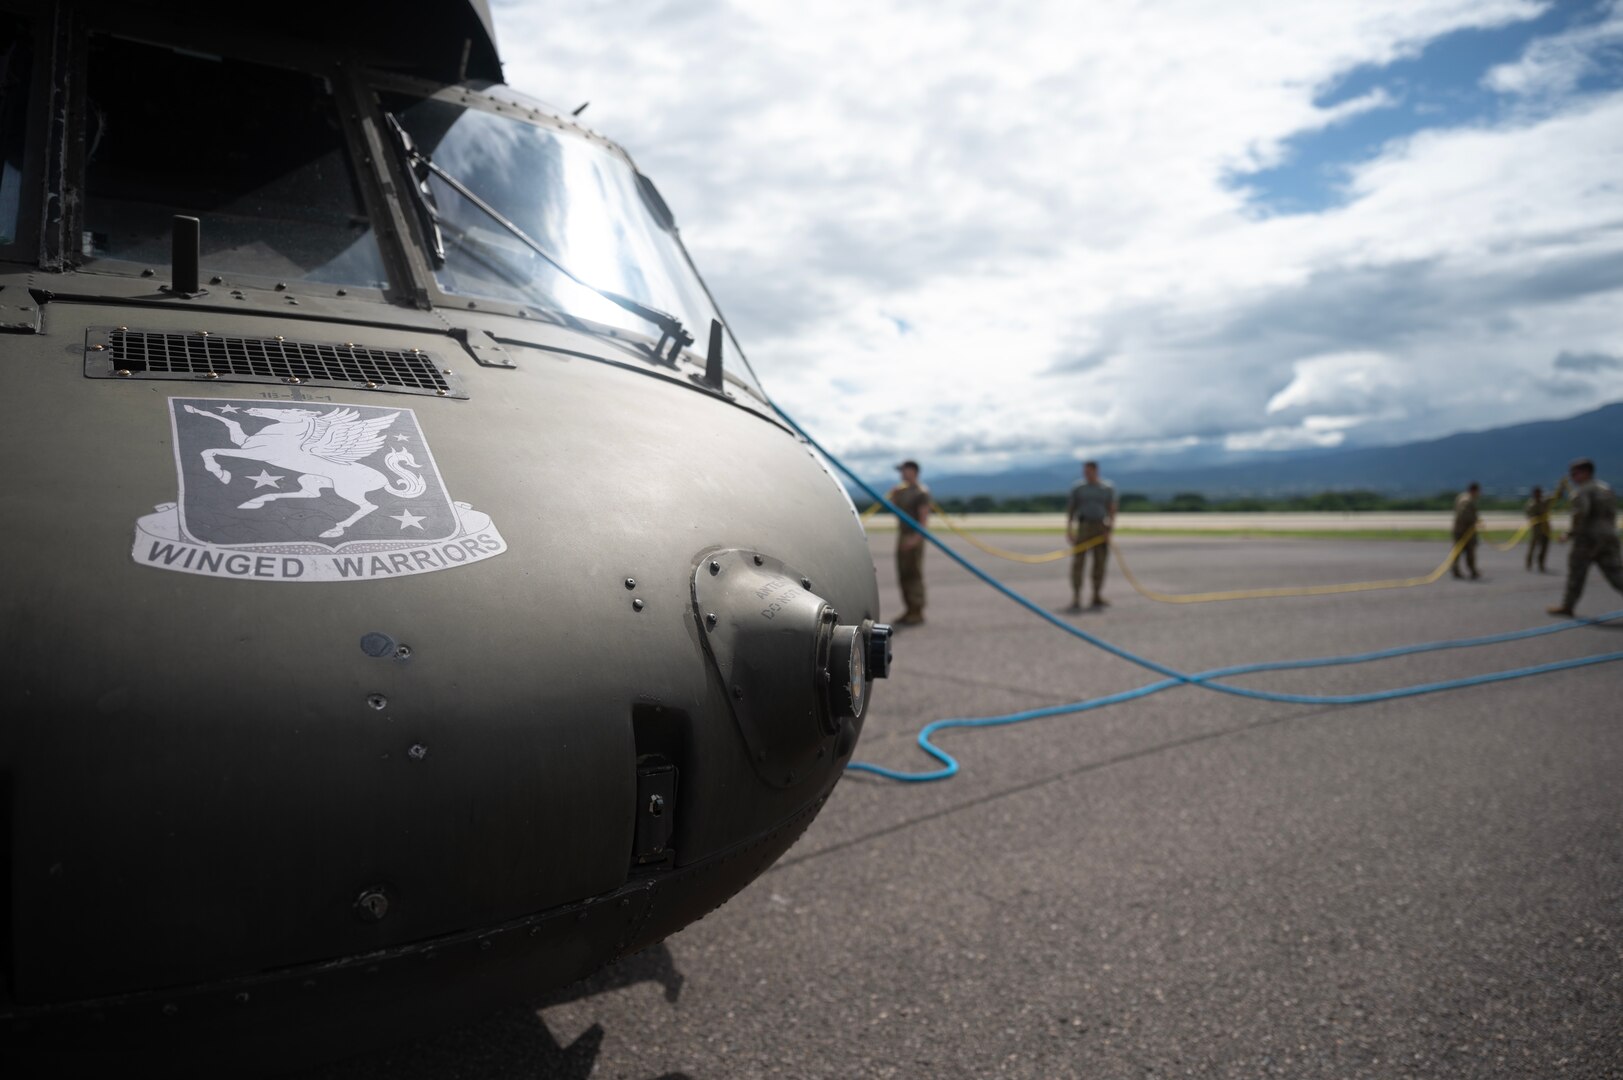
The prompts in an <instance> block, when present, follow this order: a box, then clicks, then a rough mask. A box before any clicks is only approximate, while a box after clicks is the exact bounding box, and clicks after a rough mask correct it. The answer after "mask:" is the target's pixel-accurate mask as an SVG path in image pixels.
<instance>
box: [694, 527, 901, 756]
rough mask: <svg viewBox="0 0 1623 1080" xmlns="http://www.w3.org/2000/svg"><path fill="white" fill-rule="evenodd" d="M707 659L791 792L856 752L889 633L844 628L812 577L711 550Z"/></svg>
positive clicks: (758, 556)
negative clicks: (823, 765) (860, 726)
mask: <svg viewBox="0 0 1623 1080" xmlns="http://www.w3.org/2000/svg"><path fill="white" fill-rule="evenodd" d="M693 601H694V613H695V615H696V617H697V618H698V620H699V625H700V629H701V633H702V635H703V639H704V644H705V652H706V654H707V656H708V657H709V659H710V662H711V664H712V665H713V666H714V668H715V670H716V673H717V674H718V675H719V676H720V678H721V680H722V683H723V685H724V686H726V687H727V694H728V698H729V702H730V704H731V707H732V712H733V717H734V719H735V720H736V721H737V723H738V727H739V731H740V733H741V735H742V736H743V738H744V742H745V744H746V745H747V746H748V748H749V752H750V759H751V761H752V762H753V763H754V765H755V769H756V772H757V773H758V774H759V775H760V776H761V778H762V779H763V780H765V781H766V782H767V783H768V784H771V785H772V786H774V787H780V788H782V787H788V786H790V785H792V784H794V783H795V782H796V780H797V779H799V778H804V777H805V776H807V775H809V774H810V773H811V772H812V771H814V770H815V769H816V768H817V766H818V764H819V763H820V762H821V763H832V762H833V761H835V760H837V759H838V758H841V757H843V756H844V755H845V754H848V753H849V752H850V749H851V747H852V746H854V745H855V742H856V725H857V722H858V721H860V720H861V719H862V715H863V713H864V711H865V710H866V708H867V703H868V692H869V689H870V688H871V685H872V682H873V680H874V679H876V678H884V677H885V676H887V675H888V674H889V671H890V627H888V626H885V625H884V624H876V623H874V622H873V620H871V619H861V620H851V621H844V620H842V619H841V617H840V614H839V612H838V611H836V610H835V609H834V608H833V607H832V606H831V605H830V604H829V603H828V602H827V601H826V600H825V599H823V598H822V597H821V596H819V595H817V593H815V592H813V591H812V585H811V581H810V580H809V579H807V578H806V577H805V576H804V575H802V574H800V573H798V572H796V571H795V570H793V569H792V568H790V567H788V566H786V565H784V564H783V563H782V562H781V561H780V560H777V559H774V558H772V557H771V556H769V555H766V554H764V553H761V552H754V551H745V550H742V549H736V548H735V549H727V550H718V551H711V552H709V553H707V554H706V555H704V556H703V557H701V558H700V559H699V560H698V566H697V569H696V570H695V573H694V577H693Z"/></svg>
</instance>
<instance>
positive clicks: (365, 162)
mask: <svg viewBox="0 0 1623 1080" xmlns="http://www.w3.org/2000/svg"><path fill="white" fill-rule="evenodd" d="M74 22H75V25H73V26H72V27H70V28H68V30H67V34H68V36H69V37H70V40H71V43H72V45H73V55H72V57H71V58H70V62H69V64H68V65H67V66H66V67H67V81H68V84H69V85H70V86H71V87H73V88H74V92H73V93H72V94H71V100H70V101H69V103H68V104H69V109H68V132H67V137H66V139H65V143H66V154H65V155H64V159H63V160H62V161H61V168H60V175H61V176H62V186H61V189H60V191H59V192H58V193H57V194H58V197H59V198H60V199H61V201H62V203H63V205H64V206H67V207H71V208H75V209H76V211H77V214H76V216H75V219H74V220H72V221H66V220H64V221H63V222H62V226H63V227H62V229H61V233H62V236H61V237H59V238H58V243H59V244H60V245H61V247H62V249H63V250H62V251H61V252H60V254H59V258H58V259H57V260H56V263H57V265H51V263H50V262H48V261H47V259H46V257H45V255H46V252H45V250H44V244H45V242H46V241H47V240H48V239H49V238H46V237H42V241H41V244H42V246H41V263H40V265H41V266H42V267H45V268H47V269H61V270H72V271H77V272H79V273H84V274H103V275H107V276H113V277H121V278H129V277H136V278H139V277H141V276H143V275H142V271H143V270H147V271H153V272H154V273H152V274H148V275H146V276H157V272H158V268H157V267H155V266H148V265H146V264H143V263H137V262H130V261H128V260H123V259H115V258H96V259H89V260H87V259H86V258H85V257H84V256H83V255H82V254H81V253H80V246H79V243H78V242H77V239H76V238H77V237H78V236H80V235H81V233H82V230H83V207H84V205H85V196H86V194H87V192H88V186H87V177H86V173H85V163H84V160H83V148H84V145H85V138H86V117H85V104H86V100H87V84H86V69H87V65H88V60H87V56H88V52H89V46H90V41H91V38H92V37H94V36H97V35H100V36H105V37H111V38H121V39H124V40H126V41H130V42H133V43H136V44H141V45H147V46H152V47H156V48H163V49H176V50H181V51H191V52H199V53H204V54H208V55H214V56H221V57H225V58H228V59H231V60H235V61H240V62H243V63H249V64H258V65H260V66H264V67H272V68H278V69H280V70H283V71H292V72H297V73H300V74H303V75H309V76H312V77H314V78H318V79H322V80H324V81H325V83H326V85H327V88H328V91H329V94H330V100H331V105H332V108H333V110H334V119H335V120H336V121H337V125H338V127H337V130H338V133H339V144H340V147H341V149H342V151H343V153H344V154H345V155H346V156H347V161H346V165H347V167H348V168H349V170H350V173H351V175H352V177H353V178H354V182H355V186H356V188H357V191H358V195H359V199H360V206H359V207H358V210H359V211H360V213H362V214H364V215H365V216H366V218H367V220H368V222H369V223H370V231H371V234H372V237H373V239H374V242H375V243H376V244H377V247H378V253H379V256H380V258H381V260H382V263H383V272H384V278H385V280H386V282H387V284H386V285H385V286H384V287H383V288H381V289H379V288H376V287H374V286H370V285H366V284H351V283H346V282H312V281H302V280H298V279H291V280H288V281H287V282H286V285H287V286H288V287H289V288H291V289H295V290H297V291H298V292H301V293H303V294H305V295H323V296H334V295H337V294H339V292H340V291H342V293H343V295H345V296H346V297H351V298H355V299H372V300H377V301H382V302H385V303H394V304H411V305H413V306H418V307H422V306H424V305H423V304H422V303H421V300H420V295H421V294H420V289H419V288H418V286H417V282H416V280H415V279H414V276H413V274H412V272H411V270H410V267H409V265H408V264H407V262H406V260H405V259H404V257H403V252H402V245H400V243H399V238H398V235H397V234H396V233H395V231H394V229H393V228H392V227H391V226H392V224H393V221H394V218H393V216H392V214H391V213H390V212H389V208H388V205H387V202H388V200H387V198H386V196H385V194H384V192H383V190H382V188H381V186H380V185H379V182H378V176H377V173H376V168H375V166H374V165H373V160H374V159H373V155H372V151H371V149H370V147H369V146H368V144H367V140H366V139H365V138H364V136H363V133H362V132H361V130H360V127H361V124H360V115H359V112H358V109H357V107H356V101H355V97H354V93H353V86H352V84H353V79H352V76H351V73H350V70H349V66H348V65H346V63H345V62H344V59H343V57H341V56H339V55H336V54H334V53H333V52H331V51H330V50H327V49H323V48H321V47H320V46H318V45H315V44H313V43H310V42H302V41H296V40H292V39H286V38H281V39H269V40H267V39H266V38H264V37H263V36H255V37H250V36H248V35H245V34H243V33H241V32H240V31H230V30H225V29H220V28H213V27H202V28H191V27H186V26H182V25H177V24H154V22H153V20H152V19H151V18H144V19H143V18H141V17H139V13H134V14H132V13H129V12H126V11H123V10H121V9H119V8H101V7H98V8H96V9H95V10H94V11H93V12H92V13H90V14H89V15H88V16H87V17H78V18H75V19H74ZM56 78H57V81H59V82H60V81H62V76H61V75H60V74H59V75H57V76H56ZM67 238H74V241H73V242H71V243H69V242H67ZM203 269H204V270H205V271H206V270H208V269H209V268H208V267H207V266H206V265H205V266H204V267H203ZM226 276H227V277H228V278H229V280H230V282H231V283H232V284H241V285H245V286H248V287H250V288H259V289H265V290H275V288H276V286H277V284H278V283H279V282H280V281H281V279H279V278H276V277H274V276H271V275H260V274H252V273H241V272H236V271H232V272H230V273H229V274H228V275H226Z"/></svg>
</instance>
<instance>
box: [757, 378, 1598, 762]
mask: <svg viewBox="0 0 1623 1080" xmlns="http://www.w3.org/2000/svg"><path fill="white" fill-rule="evenodd" d="M772 408H773V409H774V410H775V411H776V412H777V414H778V415H779V416H781V417H782V418H783V420H784V422H785V423H787V424H788V425H789V426H790V427H792V428H793V429H794V430H795V431H796V432H798V433H799V434H800V437H801V438H803V439H805V440H806V442H807V443H809V444H810V445H811V446H812V447H813V448H814V449H816V450H817V452H818V453H820V454H822V455H823V456H824V457H825V458H827V459H828V460H829V461H830V462H831V463H833V465H834V466H835V467H836V468H838V469H839V470H840V471H841V472H843V473H844V474H845V475H846V476H849V477H850V478H851V481H852V483H854V484H856V485H857V486H858V487H859V488H861V489H862V490H863V492H865V493H866V494H867V495H868V496H869V497H870V498H872V499H874V500H875V501H877V502H878V503H879V504H880V505H881V506H883V507H884V508H885V509H886V510H889V511H890V512H891V513H893V514H895V515H896V517H897V519H898V520H900V521H902V522H905V523H906V524H908V525H910V526H912V527H913V528H915V529H918V530H919V532H920V534H921V535H922V536H923V537H924V538H925V539H926V540H928V541H929V542H930V543H931V544H934V545H935V546H936V547H937V548H939V549H940V550H941V552H942V553H943V554H944V555H946V556H947V557H948V558H949V559H951V560H953V561H954V562H956V563H957V564H958V565H959V566H962V567H963V568H964V569H965V570H968V571H969V572H970V573H971V574H973V575H974V576H975V577H977V578H979V579H980V580H981V581H983V582H985V583H986V584H987V585H989V586H991V587H992V588H993V589H996V590H997V591H998V592H1000V593H1002V594H1003V595H1004V596H1006V597H1008V598H1009V599H1010V600H1013V601H1014V602H1015V603H1016V604H1019V605H1020V606H1021V607H1023V608H1025V609H1026V610H1027V611H1029V612H1031V613H1032V614H1033V615H1036V616H1037V617H1038V618H1040V619H1043V620H1045V621H1046V622H1048V623H1049V624H1050V625H1052V626H1054V627H1056V628H1057V629H1059V630H1063V631H1064V632H1065V633H1067V634H1070V635H1071V636H1072V637H1076V638H1080V639H1082V640H1083V641H1085V642H1087V643H1088V644H1089V645H1092V646H1093V647H1094V648H1096V649H1101V650H1103V651H1104V652H1107V653H1109V654H1110V655H1112V656H1115V657H1118V658H1120V659H1122V660H1126V661H1127V662H1128V663H1131V664H1136V665H1138V666H1139V667H1142V668H1146V669H1148V670H1150V671H1153V672H1155V673H1156V674H1157V675H1161V676H1164V678H1162V679H1161V680H1160V681H1159V682H1153V683H1149V684H1147V685H1144V686H1140V687H1137V688H1136V689H1133V690H1124V691H1122V692H1120V693H1117V694H1107V695H1105V696H1103V697H1097V698H1089V699H1087V700H1084V701H1075V702H1071V703H1069V704H1065V705H1050V706H1047V707H1046V708H1041V709H1027V710H1025V711H1023V712H1015V713H1008V714H1005V715H1002V716H983V717H973V718H954V719H949V720H937V721H935V722H934V723H931V724H927V725H925V727H924V729H923V730H921V731H920V732H919V735H918V743H919V746H920V747H921V748H922V749H923V750H924V752H925V753H927V754H929V755H930V756H932V757H934V758H935V759H936V760H937V761H940V762H941V763H942V766H943V767H942V768H940V769H936V770H933V771H931V772H920V773H906V772H899V771H897V770H895V769H889V768H886V767H885V766H883V765H873V764H869V763H868V762H865V761H853V762H852V763H851V764H850V765H848V766H846V767H847V768H848V769H852V770H856V771H859V772H867V773H873V774H874V775H876V776H882V777H884V778H885V779H887V780H898V781H901V782H903V783H913V784H917V783H928V782H930V781H933V780H946V779H948V778H949V777H952V776H955V775H957V773H958V768H959V766H958V761H957V759H955V758H954V757H953V756H952V755H951V754H949V753H947V752H946V751H945V750H942V749H941V748H940V747H939V746H936V745H935V744H934V743H933V742H931V741H930V736H932V735H933V734H935V733H936V732H937V731H944V730H947V729H949V728H979V727H1002V726H1004V725H1007V724H1018V723H1022V722H1024V721H1027V720H1037V719H1041V718H1043V717H1048V716H1064V715H1068V714H1071V713H1079V712H1088V711H1090V710H1092V709H1099V708H1103V707H1104V706H1106V705H1118V704H1121V703H1122V702H1126V701H1136V700H1137V699H1139V698H1143V697H1148V696H1149V695H1151V694H1156V693H1160V692H1161V691H1162V690H1170V689H1172V688H1173V687H1176V686H1196V687H1199V688H1201V689H1203V690H1211V691H1214V692H1216V693H1220V694H1231V695H1234V696H1236V697H1244V698H1252V699H1254V700H1257V701H1277V702H1285V703H1287V704H1293V705H1364V704H1368V703H1370V702H1375V701H1392V700H1395V699H1398V698H1408V697H1419V696H1420V695H1421V694H1436V693H1442V692H1444V691H1447V690H1462V689H1464V688H1466V687H1469V686H1483V685H1486V684H1488V683H1496V682H1506V681H1508V680H1511V679H1525V678H1528V677H1529V676H1533V675H1545V674H1548V673H1550V672H1554V671H1566V670H1569V669H1571V668H1580V667H1588V666H1589V665H1591V664H1608V663H1612V662H1615V661H1618V660H1623V652H1611V653H1597V654H1595V655H1593V656H1581V657H1577V658H1575V659H1572V660H1557V661H1553V662H1551V663H1548V664H1535V665H1533V666H1532V667H1523V668H1514V669H1511V670H1509V671H1495V672H1489V673H1487V674H1485V675H1469V676H1466V677H1464V678H1459V679H1446V680H1443V681H1441V682H1431V683H1420V684H1418V685H1415V686H1400V687H1395V688H1393V689H1390V690H1375V691H1370V692H1368V693H1362V694H1287V693H1281V692H1278V691H1273V690H1254V689H1252V688H1250V687H1247V686H1230V685H1228V684H1226V683H1222V682H1218V681H1216V680H1218V679H1225V678H1230V677H1233V676H1236V675H1248V674H1252V673H1254V672H1261V671H1285V670H1294V669H1299V668H1317V667H1335V666H1340V665H1345V664H1364V663H1369V662H1371V661H1374V660H1386V659H1390V658H1392V657H1395V656H1409V655H1413V654H1415V653H1424V652H1436V651H1439V650H1442V649H1468V648H1473V647H1476V646H1480V645H1495V644H1499V643H1502V642H1507V641H1520V640H1522V639H1524V638H1532V637H1541V636H1543V635H1545V634H1556V633H1560V632H1562V631H1565V630H1573V629H1576V628H1578V627H1580V626H1593V625H1598V624H1600V623H1606V622H1612V621H1614V620H1616V619H1619V618H1623V610H1618V611H1612V612H1608V613H1607V614H1605V615H1601V616H1599V617H1597V618H1592V619H1572V620H1569V621H1566V622H1561V623H1554V624H1551V625H1549V626H1539V627H1533V628H1531V629H1527V630H1511V631H1508V632H1505V633H1500V634H1489V635H1486V636H1483V637H1475V638H1455V639H1451V640H1445V641H1430V642H1422V643H1420V644H1417V645H1402V646H1398V647H1396V648H1391V649H1381V650H1378V651H1375V652H1366V653H1356V654H1349V655H1345V656H1325V657H1318V658H1315V659H1308V660H1278V661H1271V662H1265V663H1256V664H1240V665H1236V666H1233V667H1225V668H1214V669H1212V670H1210V671H1202V672H1195V673H1189V672H1183V671H1179V670H1177V669H1176V668H1173V667H1169V666H1167V665H1166V664H1163V663H1161V662H1160V661H1158V660H1152V659H1150V658H1149V657H1147V656H1141V655H1139V654H1138V653H1135V652H1133V651H1132V650H1130V649H1125V648H1123V647H1121V646H1120V645H1117V644H1115V643H1113V642H1110V641H1106V640H1105V639H1104V638H1101V637H1099V636H1098V635H1096V634H1091V633H1089V632H1088V631H1086V630H1083V629H1082V628H1081V627H1079V626H1074V625H1072V624H1071V623H1068V622H1066V621H1065V620H1063V619H1061V618H1059V617H1058V616H1056V615H1055V614H1053V613H1052V612H1051V611H1049V610H1047V609H1046V608H1044V607H1043V606H1041V605H1040V604H1038V603H1037V602H1036V601H1034V600H1032V599H1031V598H1030V597H1028V596H1026V595H1024V594H1023V593H1019V592H1016V591H1015V590H1014V589H1011V588H1010V587H1009V586H1007V585H1005V584H1003V582H1001V581H999V580H998V579H997V578H995V577H993V576H992V575H991V574H988V573H987V572H986V571H984V570H982V569H981V568H980V567H978V566H976V565H975V564H974V563H972V562H970V561H969V560H968V559H966V558H964V557H963V556H962V555H960V554H958V553H957V552H956V551H954V550H952V549H951V548H950V547H948V546H947V545H946V544H944V543H943V542H942V541H941V540H940V539H939V538H937V537H936V536H934V535H933V534H931V533H930V532H929V531H928V530H927V529H925V528H924V527H923V526H921V525H920V524H919V523H918V521H916V520H915V519H914V518H913V517H912V516H911V515H910V514H908V513H907V512H906V511H904V510H902V509H901V508H900V507H898V506H897V505H896V504H894V503H892V502H891V501H890V500H889V499H887V498H885V497H884V496H883V495H881V494H880V493H879V492H878V491H876V490H874V489H873V488H872V487H870V486H869V485H868V484H867V482H866V481H864V480H863V479H862V478H861V477H860V476H858V475H857V474H856V473H855V472H853V471H852V470H851V468H850V467H849V466H847V465H846V464H845V462H843V461H841V460H840V459H839V458H837V457H835V456H834V455H833V454H831V453H829V452H828V450H826V449H825V448H824V447H823V446H822V445H821V444H820V443H818V441H817V440H816V439H814V438H812V437H811V435H809V434H808V433H807V432H806V429H805V428H803V427H801V426H800V425H799V424H797V423H796V422H795V420H794V418H793V417H791V416H790V415H789V414H788V413H786V412H784V411H783V410H782V409H781V408H779V407H778V405H777V404H776V403H774V404H773V405H772Z"/></svg>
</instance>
